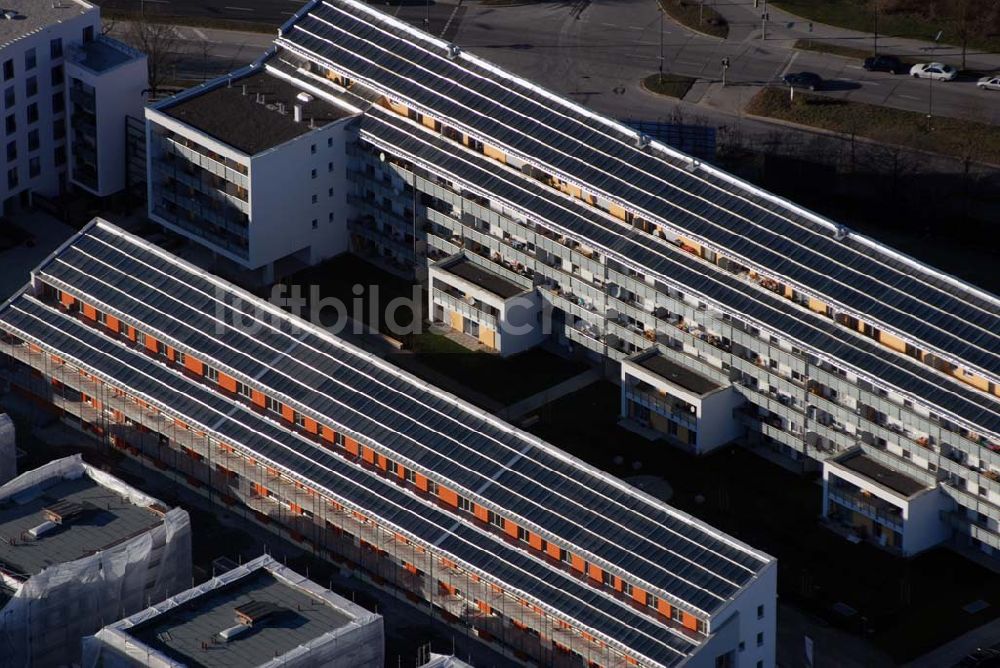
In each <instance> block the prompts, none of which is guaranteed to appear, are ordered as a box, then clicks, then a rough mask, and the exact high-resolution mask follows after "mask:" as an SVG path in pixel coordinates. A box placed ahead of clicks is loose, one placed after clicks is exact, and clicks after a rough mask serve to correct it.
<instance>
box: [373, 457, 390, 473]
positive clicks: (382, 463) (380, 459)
mask: <svg viewBox="0 0 1000 668" xmlns="http://www.w3.org/2000/svg"><path fill="white" fill-rule="evenodd" d="M376 457H377V459H376V461H377V462H378V467H379V468H380V469H382V470H383V471H385V470H386V469H387V468H389V462H388V460H387V459H386V458H385V457H383V456H382V455H376Z"/></svg>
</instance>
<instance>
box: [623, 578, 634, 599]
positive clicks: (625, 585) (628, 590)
mask: <svg viewBox="0 0 1000 668" xmlns="http://www.w3.org/2000/svg"><path fill="white" fill-rule="evenodd" d="M622 593H623V594H625V595H626V596H631V595H632V585H631V584H629V583H628V582H624V581H623V582H622Z"/></svg>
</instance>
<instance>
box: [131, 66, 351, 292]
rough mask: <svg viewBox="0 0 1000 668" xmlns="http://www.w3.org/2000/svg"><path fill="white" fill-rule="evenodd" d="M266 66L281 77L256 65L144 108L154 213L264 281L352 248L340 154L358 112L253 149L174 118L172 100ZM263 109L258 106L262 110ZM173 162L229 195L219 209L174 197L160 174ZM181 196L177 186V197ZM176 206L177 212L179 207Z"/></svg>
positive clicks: (235, 81) (200, 186)
mask: <svg viewBox="0 0 1000 668" xmlns="http://www.w3.org/2000/svg"><path fill="white" fill-rule="evenodd" d="M263 71H266V72H267V73H268V74H269V75H272V76H275V77H276V78H280V77H279V76H278V74H277V73H275V72H273V71H272V70H271V69H270V68H267V67H266V66H263V65H261V64H255V65H253V66H251V67H249V68H244V69H243V70H240V72H239V73H234V74H233V75H231V77H230V78H228V79H220V80H218V81H215V82H210V83H209V84H206V85H205V86H200V87H198V88H195V89H192V90H189V91H186V92H184V93H181V94H180V95H178V96H175V97H174V98H170V99H169V100H166V101H164V102H163V103H161V104H159V105H156V106H155V107H150V108H147V109H146V112H145V113H146V120H147V124H146V126H147V128H146V133H147V147H148V150H147V168H148V179H147V182H148V186H147V187H148V202H149V216H150V218H151V219H152V220H154V221H155V222H157V223H159V224H161V225H163V226H164V227H165V228H167V229H169V230H171V231H173V232H176V233H177V234H180V235H183V236H185V237H187V238H189V239H191V240H192V241H195V242H197V243H199V244H201V245H203V246H205V247H206V248H208V249H209V250H211V251H212V252H213V253H214V254H216V255H217V257H219V258H224V259H225V260H227V261H228V263H229V264H230V266H231V267H233V268H236V269H240V270H250V271H256V272H259V274H258V278H259V280H261V281H263V282H270V281H271V280H273V279H274V276H275V274H276V273H281V272H282V269H283V268H285V269H296V268H299V267H301V266H307V265H311V264H315V263H317V262H320V261H322V260H324V259H326V258H329V257H333V256H334V255H338V254H340V253H342V252H344V251H346V250H347V248H348V237H347V232H346V221H347V218H348V215H347V206H348V205H347V166H346V162H345V159H344V156H345V155H346V147H345V145H346V126H347V124H348V123H349V122H350V120H351V118H352V115H353V113H354V111H355V110H353V109H348V108H342V111H341V113H342V115H343V117H342V118H340V119H338V120H335V121H333V122H330V123H327V124H325V125H321V126H318V127H312V128H311V129H309V130H308V131H307V132H304V133H302V134H299V135H298V136H296V137H294V138H292V139H290V140H287V141H283V142H280V143H278V144H276V145H274V146H269V147H268V148H266V149H264V150H261V151H259V152H255V153H252V154H251V153H248V152H246V151H243V150H240V149H239V148H236V147H234V146H232V145H231V144H230V143H227V142H226V141H223V140H220V139H219V138H217V137H215V136H213V135H212V134H210V133H208V132H205V131H203V130H202V129H200V128H198V127H193V126H192V125H189V124H187V123H185V122H183V121H181V120H178V119H177V118H175V117H172V116H171V115H170V113H169V111H168V110H169V109H170V107H171V106H172V105H178V104H183V103H184V102H185V101H189V100H191V99H192V98H195V97H198V96H200V95H206V94H212V92H213V90H215V91H217V90H218V89H219V88H222V87H226V86H236V87H239V86H240V85H241V84H240V77H241V76H247V75H251V74H257V75H259V74H260V73H261V72H263ZM298 88H300V90H302V93H303V94H307V95H310V96H314V97H318V96H320V95H321V93H319V92H317V91H315V90H314V89H312V88H309V89H308V90H306V89H304V88H302V87H301V86H299V87H298ZM330 99H331V100H332V98H330ZM331 104H332V105H334V106H338V105H341V106H342V104H343V103H339V102H331ZM265 106H267V105H266V104H262V105H261V107H262V109H263V107H265ZM288 106H289V107H290V106H291V101H290V102H289V103H288ZM270 107H276V104H274V103H272V104H271V105H270ZM270 107H268V109H270ZM259 113H272V114H275V115H281V116H284V119H283V120H284V122H287V123H297V122H298V123H302V124H304V126H305V124H309V120H308V119H305V118H303V119H301V120H298V121H297V120H296V119H295V118H294V114H293V112H292V111H291V109H290V108H287V109H285V108H283V109H282V110H280V111H279V110H277V109H274V110H271V111H268V112H264V111H263V110H261V111H260V112H259ZM171 160H172V161H173V162H171ZM178 164H183V165H184V166H185V167H186V168H187V167H188V165H189V164H190V165H194V166H196V167H197V170H196V173H194V174H193V175H188V176H190V177H191V178H193V179H194V180H195V182H194V183H188V182H187V180H185V179H184V177H182V181H183V183H184V184H185V185H191V186H192V187H193V188H194V190H196V191H199V193H200V192H204V193H205V195H206V196H208V197H211V198H216V199H218V197H219V193H220V192H221V193H222V195H221V196H222V197H224V198H225V201H224V202H223V204H224V206H223V208H222V209H221V210H218V211H206V210H204V209H203V208H200V207H198V208H196V209H194V210H193V209H192V208H191V207H187V208H185V207H184V203H183V202H174V199H176V198H175V196H174V195H173V194H171V193H170V187H169V186H168V185H167V184H166V181H165V179H169V178H171V177H170V176H169V174H168V173H167V170H176V169H177V165H178ZM202 174H212V175H215V176H217V177H219V178H221V179H223V180H224V181H225V188H221V187H220V186H218V185H217V186H215V188H216V189H217V192H214V193H213V192H208V191H207V190H206V189H207V188H208V187H209V186H208V185H206V182H205V180H204V177H203V176H200V175H202ZM199 179H201V181H199ZM188 194H198V193H194V192H193V191H192V192H190V193H188ZM198 196H199V197H200V196H201V195H200V194H199V195H198ZM184 197H185V195H184V193H182V194H181V195H180V198H181V199H183V198H184ZM193 204H196V203H193ZM175 207H180V208H181V209H182V210H183V211H182V212H180V213H178V211H177V210H175Z"/></svg>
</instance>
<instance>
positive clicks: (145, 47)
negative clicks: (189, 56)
mask: <svg viewBox="0 0 1000 668" xmlns="http://www.w3.org/2000/svg"><path fill="white" fill-rule="evenodd" d="M122 37H123V39H124V40H125V41H126V42H128V44H129V45H131V46H132V47H134V48H136V49H138V50H139V51H142V52H143V53H145V54H146V57H147V62H148V67H149V88H150V90H151V91H152V94H153V95H156V91H157V90H158V89H159V88H160V87H162V86H163V83H164V81H165V80H166V77H167V72H169V71H170V68H171V67H172V66H173V65H175V64H176V63H177V59H178V56H177V45H178V43H179V42H180V34H178V32H177V28H175V27H174V26H172V25H169V24H167V23H158V22H156V20H155V19H152V18H150V16H149V15H148V14H144V15H140V16H137V17H135V18H134V19H132V20H131V21H129V23H128V24H127V25H126V26H125V29H124V30H123V32H122Z"/></svg>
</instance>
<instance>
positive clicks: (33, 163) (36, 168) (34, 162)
mask: <svg viewBox="0 0 1000 668" xmlns="http://www.w3.org/2000/svg"><path fill="white" fill-rule="evenodd" d="M41 173H42V161H41V159H40V158H39V157H38V156H37V155H36V156H35V157H33V158H32V159H31V160H29V161H28V178H30V179H33V178H35V177H36V176H38V175H39V174H41Z"/></svg>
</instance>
